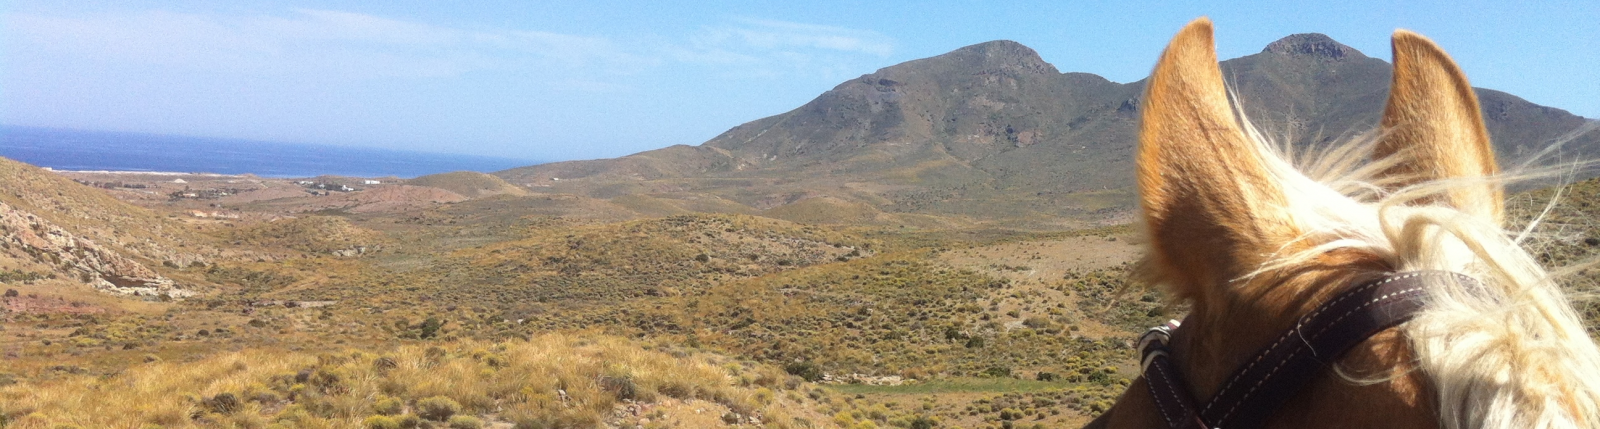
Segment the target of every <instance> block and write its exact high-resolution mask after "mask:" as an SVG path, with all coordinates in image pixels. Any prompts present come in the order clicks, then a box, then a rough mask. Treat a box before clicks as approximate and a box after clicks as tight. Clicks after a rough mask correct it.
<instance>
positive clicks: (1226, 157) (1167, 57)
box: [1138, 18, 1298, 300]
mask: <svg viewBox="0 0 1600 429" xmlns="http://www.w3.org/2000/svg"><path fill="white" fill-rule="evenodd" d="M1212 43H1213V42H1212V32H1211V21H1210V20H1207V19H1205V18H1201V19H1197V20H1195V21H1194V22H1191V23H1189V25H1188V26H1185V27H1184V28H1183V30H1182V31H1180V32H1179V33H1178V35H1177V36H1175V37H1173V39H1172V42H1171V43H1170V44H1169V45H1167V49H1166V51H1165V52H1163V53H1162V54H1161V61H1160V62H1159V63H1157V64H1156V69H1155V71H1154V72H1153V73H1151V75H1150V80H1148V81H1147V82H1146V89H1145V98H1144V102H1143V105H1142V106H1141V110H1143V117H1142V120H1141V122H1140V125H1139V127H1140V128H1139V158H1138V166H1139V199H1140V203H1141V205H1142V207H1141V209H1142V211H1143V217H1144V222H1145V231H1146V234H1147V238H1148V239H1149V241H1150V246H1151V252H1150V256H1149V257H1150V258H1151V259H1150V260H1147V261H1146V263H1149V264H1153V266H1152V267H1151V268H1153V269H1154V272H1155V274H1156V275H1157V276H1159V277H1161V278H1160V279H1159V280H1161V281H1163V282H1165V283H1168V284H1169V285H1171V286H1173V287H1174V288H1175V289H1176V290H1175V292H1177V293H1178V294H1180V295H1183V296H1186V297H1189V298H1195V299H1202V300H1203V299H1205V298H1207V297H1208V296H1217V295H1213V294H1212V293H1211V292H1214V291H1213V290H1212V288H1216V287H1220V286H1222V285H1226V284H1229V282H1231V281H1233V280H1235V279H1238V278H1239V277H1240V276H1243V275H1245V274H1248V273H1250V272H1252V271H1254V270H1255V269H1256V268H1258V267H1259V266H1260V265H1261V264H1262V263H1263V262H1266V259H1267V258H1268V257H1269V256H1270V255H1271V254H1273V253H1275V252H1278V251H1282V250H1285V249H1283V245H1284V243H1289V242H1291V241H1293V239H1294V237H1295V236H1297V235H1298V234H1297V232H1296V231H1297V230H1296V229H1295V228H1294V227H1293V225H1292V223H1291V222H1290V217H1289V215H1288V213H1287V208H1286V207H1287V205H1286V201H1285V198H1284V192H1283V189H1282V187H1281V186H1280V184H1279V183H1278V182H1277V181H1276V179H1275V178H1274V176H1273V175H1272V174H1271V173H1270V172H1269V171H1268V170H1267V165H1266V161H1265V159H1264V158H1263V153H1262V147H1261V146H1260V143H1258V142H1256V141H1255V140H1254V139H1252V138H1250V137H1249V136H1248V135H1246V134H1245V132H1244V129H1243V128H1242V125H1241V124H1240V121H1239V120H1238V118H1237V117H1235V116H1234V113H1233V108H1232V107H1231V106H1230V104H1229V102H1228V93H1227V90H1226V89H1225V88H1224V86H1223V82H1222V70H1221V69H1220V68H1219V67H1218V65H1217V53H1216V50H1215V48H1214V47H1213V46H1212Z"/></svg>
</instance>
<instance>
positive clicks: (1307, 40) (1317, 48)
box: [1261, 33, 1366, 60]
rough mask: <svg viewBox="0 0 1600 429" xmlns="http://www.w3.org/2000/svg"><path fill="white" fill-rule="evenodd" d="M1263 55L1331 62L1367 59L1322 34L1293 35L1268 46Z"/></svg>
mask: <svg viewBox="0 0 1600 429" xmlns="http://www.w3.org/2000/svg"><path fill="white" fill-rule="evenodd" d="M1261 52H1262V53H1271V54H1280V55H1291V56H1307V57H1314V58H1323V59H1329V60H1342V59H1345V58H1347V57H1350V58H1366V55H1363V54H1362V53H1361V51H1357V50H1356V48H1352V47H1349V46H1345V44H1343V43H1339V42H1338V41H1336V40H1333V38H1332V37H1328V35H1326V34H1322V33H1302V34H1293V35H1290V36H1288V37H1284V38H1282V39H1278V41H1276V42H1272V43H1271V44H1268V45H1267V47H1266V49H1262V50H1261Z"/></svg>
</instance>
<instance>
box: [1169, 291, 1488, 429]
mask: <svg viewBox="0 0 1600 429" xmlns="http://www.w3.org/2000/svg"><path fill="white" fill-rule="evenodd" d="M1449 281H1455V282H1460V283H1462V284H1467V285H1472V286H1474V287H1477V285H1478V282H1477V280H1475V279H1473V278H1471V277H1467V276H1465V275H1462V274H1457V273H1451V272H1445V271H1418V272H1408V273H1396V274H1390V275H1387V276H1385V277H1382V278H1379V279H1377V280H1373V281H1369V282H1366V283H1361V284H1358V285H1356V286H1355V287H1352V288H1350V289H1349V290H1347V291H1345V292H1343V293H1341V294H1339V295H1338V296H1336V297H1334V298H1333V299H1331V300H1329V301H1328V302H1326V303H1323V304H1322V305H1321V306H1318V307H1317V308H1316V309H1315V310H1312V311H1311V313H1308V314H1306V315H1305V316H1302V317H1301V318H1300V321H1299V322H1298V323H1296V324H1295V326H1294V327H1293V328H1290V329H1289V330H1287V331H1285V332H1284V333H1283V334H1282V335H1279V336H1278V338H1277V339H1276V340H1275V341H1273V342H1272V343H1271V344H1270V345H1268V346H1267V347H1266V348H1265V349H1263V350H1262V351H1261V352H1260V353H1258V354H1256V356H1255V358H1252V359H1251V360H1250V361H1248V362H1247V363H1246V364H1245V365H1244V366H1243V367H1240V368H1239V369H1238V370H1237V371H1235V372H1234V374H1233V376H1232V377H1230V378H1229V379H1228V381H1227V382H1225V383H1223V385H1222V386H1221V387H1220V388H1219V389H1218V390H1217V393H1216V395H1214V396H1212V398H1211V400H1210V401H1207V402H1206V403H1205V404H1204V405H1198V406H1197V405H1196V404H1198V403H1199V402H1198V401H1195V400H1194V398H1193V397H1192V396H1191V395H1190V394H1189V389H1188V384H1186V383H1184V381H1183V379H1182V376H1181V374H1179V372H1178V370H1177V366H1176V365H1174V364H1173V362H1172V357H1171V356H1169V354H1168V353H1169V351H1168V350H1167V348H1166V338H1167V337H1168V336H1170V332H1171V330H1172V329H1173V328H1166V327H1163V328H1156V329H1152V330H1151V332H1149V333H1146V334H1145V337H1143V338H1142V339H1141V341H1140V343H1141V344H1140V352H1141V353H1142V355H1143V357H1144V359H1143V364H1144V365H1143V371H1144V378H1145V383H1146V385H1147V386H1148V387H1149V388H1150V394H1151V396H1152V398H1153V399H1155V402H1156V406H1157V408H1158V409H1159V410H1160V412H1161V414H1162V417H1163V418H1165V419H1166V420H1167V423H1168V425H1169V426H1171V427H1172V428H1174V429H1196V428H1208V429H1209V428H1227V429H1239V428H1255V427H1260V426H1261V425H1262V424H1264V423H1265V422H1266V420H1267V418H1268V417H1271V416H1272V413H1273V412H1274V411H1276V410H1277V409H1278V407H1280V406H1282V405H1283V403H1284V402H1287V401H1288V400H1289V399H1290V398H1292V397H1293V396H1294V394H1295V393H1296V392H1298V391H1299V390H1300V389H1301V388H1302V387H1304V386H1305V385H1306V384H1307V383H1309V382H1310V381H1311V380H1312V379H1314V378H1315V377H1316V376H1317V375H1318V374H1320V373H1321V371H1322V370H1323V369H1324V368H1325V367H1326V366H1328V365H1329V364H1331V363H1333V362H1335V361H1337V360H1338V359H1339V358H1340V357H1342V356H1343V355H1344V353H1345V352H1346V351H1348V350H1350V348H1352V347H1355V346H1356V345H1357V344H1361V343H1362V342H1364V341H1366V340H1367V338H1370V337H1372V336H1373V335H1375V334H1377V333H1379V332H1382V331H1383V330H1385V329H1389V328H1392V327H1394V326H1396V325H1399V324H1401V323H1404V322H1405V321H1407V320H1410V319H1411V317H1412V316H1413V315H1414V314H1416V312H1417V310H1419V309H1421V308H1422V304H1423V302H1422V297H1423V296H1424V295H1425V293H1426V292H1427V290H1428V289H1429V288H1430V287H1433V286H1434V285H1439V284H1441V283H1442V282H1449ZM1158 331H1159V332H1158Z"/></svg>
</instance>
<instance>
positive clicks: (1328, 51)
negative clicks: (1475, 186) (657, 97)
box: [495, 34, 1600, 225]
mask: <svg viewBox="0 0 1600 429" xmlns="http://www.w3.org/2000/svg"><path fill="white" fill-rule="evenodd" d="M1151 57H1152V58H1154V53H1152V54H1151ZM1222 67H1223V71H1224V74H1225V75H1226V76H1228V78H1229V79H1230V80H1231V84H1232V86H1233V88H1234V89H1235V90H1236V91H1237V92H1238V94H1239V96H1240V100H1241V103H1242V104H1243V105H1244V107H1245V109H1246V111H1247V112H1249V113H1250V114H1251V116H1252V119H1253V120H1254V122H1255V123H1256V124H1257V125H1258V126H1259V127H1261V128H1263V129H1264V130H1265V131H1267V132H1268V133H1269V134H1273V135H1277V136H1281V137H1282V138H1287V139H1289V140H1290V141H1292V142H1294V143H1295V144H1297V145H1300V146H1305V145H1312V144H1318V143H1328V142H1331V141H1334V140H1336V139H1340V138H1348V137H1350V136H1352V135H1355V134H1357V133H1360V132H1363V131H1366V130H1368V129H1370V128H1371V127H1372V126H1373V125H1374V124H1376V122H1377V119H1378V114H1379V113H1380V112H1381V111H1382V104H1383V102H1384V99H1385V97H1386V93H1387V87H1388V83H1389V78H1390V66H1389V64H1388V63H1386V62H1384V61H1383V60H1379V59H1375V58H1371V57H1368V56H1366V55H1365V54H1363V53H1361V52H1359V51H1357V50H1355V49H1353V48H1350V47H1349V46H1345V45H1343V44H1340V43H1339V42H1337V41H1334V40H1333V39H1331V38H1328V37H1327V36H1324V35H1320V34H1298V35H1293V36H1289V37H1286V38H1283V39H1281V40H1279V41H1276V42H1273V43H1272V44H1270V45H1268V46H1267V47H1266V48H1265V49H1263V50H1262V51H1261V52H1260V53H1258V54H1255V55H1250V56H1246V57H1242V58H1236V59H1232V60H1228V61H1224V62H1223V64H1222ZM1143 86H1144V83H1143V81H1139V82H1133V83H1126V84H1120V83H1116V82H1111V81H1109V80H1106V79H1104V78H1101V77H1099V76H1096V75H1092V74H1087V73H1062V72H1059V71H1058V70H1056V68H1055V67H1054V66H1052V65H1050V64H1049V63H1046V62H1044V60H1043V59H1041V58H1040V57H1039V55H1038V54H1037V53H1036V52H1034V51H1033V50H1032V49H1030V48H1028V47H1026V46H1023V45H1021V44H1018V43H1016V42H1011V41H994V42H987V43H982V44H977V45H972V46H968V47H964V48H961V49H957V50H955V51H953V52H950V53H947V54H944V55H940V56H937V57H932V58H926V59H921V60H915V61H910V62H906V63H902V64H898V65H894V66H891V67H887V68H884V69H881V70H878V71H877V72H874V73H872V74H868V75H864V76H861V77H859V78H856V79H853V80H850V81H847V82H844V83H842V84H840V85H838V86H837V87H835V88H834V89H833V90H830V91H828V92H825V93H823V94H822V95H821V96H819V97H817V98H816V99H815V100H812V101H811V102H809V103H806V104H805V105H803V106H800V107H799V108H797V109H795V110H793V111H790V112H787V113H784V114H780V115H776V116H772V117H767V118H762V119H758V120H755V121H752V122H749V123H746V124H743V125H739V126H736V127H734V128H733V129H730V130H728V131H727V132H724V133H723V134H722V135H719V136H717V137H715V138H713V139H711V140H709V141H707V142H705V143H704V144H701V145H700V146H682V145H680V146H673V147H668V148H664V149H659V150H654V151H649V152H643V153H639V154H635V155H630V156H625V157H621V158H616V159H605V160H592V161H573V162H561V163H553V164H545V165H539V166H532V167H523V168H517V169H511V170H506V171H501V172H498V173H495V174H496V175H497V176H500V177H502V178H504V179H506V180H507V181H509V182H511V183H514V184H518V185H522V186H527V187H529V188H530V189H533V190H534V191H536V192H546V193H570V194H578V195H583V196H588V197H596V198H607V199H609V198H615V197H618V196H622V195H633V194H648V195H652V196H655V197H658V198H660V197H666V198H678V199H682V198H700V197H716V198H722V199H727V200H732V201H736V202H738V203H740V204H744V205H747V206H749V207H751V208H753V209H755V210H772V209H775V208H778V207H781V206H785V205H789V204H795V203H797V202H800V201H802V200H807V199H812V198H818V197H829V198H831V199H834V200H838V201H840V202H839V203H838V204H835V205H841V207H843V206H856V205H861V204H865V205H868V206H871V207H872V208H875V209H876V210H880V211H882V212H884V213H885V214H886V215H888V217H885V216H877V217H876V219H877V220H878V221H880V222H888V223H893V222H902V223H904V222H908V221H910V219H908V218H907V217H905V216H894V215H895V214H915V215H922V216H935V217H939V218H941V219H944V220H947V221H959V222H978V223H984V222H990V221H999V222H1002V223H1008V224H1013V225H1056V224H1060V223H1062V222H1068V223H1070V222H1069V221H1070V220H1106V219H1108V218H1115V217H1116V216H1117V214H1119V213H1125V212H1126V209H1128V208H1130V207H1131V206H1132V203H1133V199H1132V191H1131V186H1132V184H1133V176H1132V174H1131V171H1132V170H1133V169H1132V167H1133V165H1132V162H1133V161H1132V155H1133V147H1134V145H1135V142H1136V132H1137V124H1138V110H1139V97H1140V95H1141V94H1142V92H1143ZM1478 93H1479V97H1480V99H1481V100H1482V102H1483V107H1484V113H1485V117H1486V118H1487V121H1488V127H1489V130H1490V133H1491V134H1492V135H1493V137H1494V139H1495V141H1496V144H1497V145H1498V151H1499V153H1500V154H1501V155H1502V158H1503V159H1504V160H1505V161H1503V162H1507V163H1512V162H1516V161H1517V160H1518V159H1520V158H1526V157H1527V156H1529V155H1532V154H1534V153H1537V152H1539V151H1540V149H1542V148H1544V147H1546V146H1548V145H1549V144H1550V143H1551V142H1552V141H1555V140H1557V139H1558V138H1560V137H1562V136H1563V135H1565V134H1567V133H1569V132H1570V131H1573V130H1575V129H1579V128H1581V127H1583V126H1584V125H1585V123H1586V122H1588V121H1589V120H1587V119H1584V118H1581V117H1578V116H1575V115H1572V114H1570V113H1567V112H1566V111H1563V110H1560V109H1556V108H1550V107H1544V106H1539V105H1535V104H1532V103H1529V102H1527V101H1525V100H1522V99H1520V98H1517V97H1515V96H1512V95H1510V94H1506V93H1503V92H1499V91H1493V90H1488V89H1478ZM1565 148H1566V150H1565V151H1564V152H1563V154H1565V155H1567V156H1566V157H1565V158H1564V159H1571V157H1572V156H1576V155H1590V156H1592V155H1595V154H1600V132H1591V133H1588V134H1586V135H1582V136H1579V137H1578V138H1577V139H1575V140H1573V141H1571V142H1568V143H1567V144H1566V146H1565ZM1550 159H1551V160H1555V159H1563V158H1550ZM824 212H826V211H824ZM856 212H858V213H859V210H856ZM856 217H859V216H856Z"/></svg>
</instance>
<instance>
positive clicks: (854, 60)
mask: <svg viewBox="0 0 1600 429" xmlns="http://www.w3.org/2000/svg"><path fill="white" fill-rule="evenodd" d="M664 51H665V52H667V53H668V54H669V55H670V56H671V57H672V58H673V59H675V60H678V61H684V62H690V63H700V64H712V65H722V66H729V67H734V68H736V70H737V71H738V72H739V73H744V74H764V75H789V74H804V75H821V76H826V77H829V78H834V77H839V76H843V75H848V74H851V73H860V72H861V68H862V67H863V66H864V65H866V64H874V63H880V62H881V61H882V60H883V59H884V58H886V57H888V56H889V55H890V54H892V53H893V51H894V42H893V40H892V39H891V38H889V37H888V36H885V35H883V34H881V33H878V32H874V31H867V30H857V29H850V28H842V27H833V26H826V25H815V24H804V23H796V22H787V21H775V20H767V19H755V18H736V19H731V20H729V21H728V22H726V23H724V24H721V25H713V26H706V27H702V28H701V29H700V30H699V31H697V32H696V33H694V34H692V35H691V36H690V37H688V38H687V40H686V41H685V43H683V44H680V45H675V46H671V47H668V48H666V49H664Z"/></svg>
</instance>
